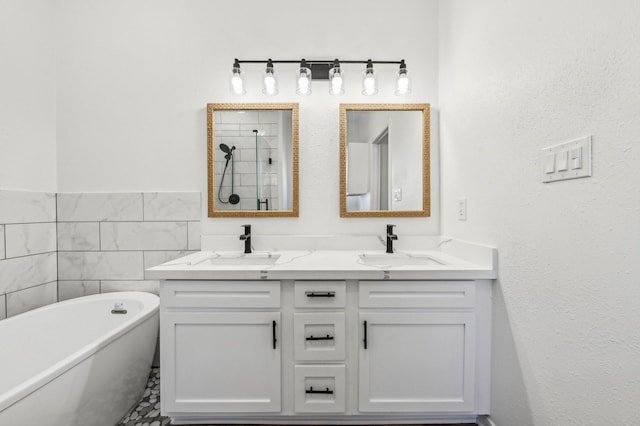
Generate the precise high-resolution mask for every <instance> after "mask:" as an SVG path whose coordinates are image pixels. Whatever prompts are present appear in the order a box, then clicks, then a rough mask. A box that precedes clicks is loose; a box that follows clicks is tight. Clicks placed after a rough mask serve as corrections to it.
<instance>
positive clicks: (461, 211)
mask: <svg viewBox="0 0 640 426" xmlns="http://www.w3.org/2000/svg"><path fill="white" fill-rule="evenodd" d="M458 220H467V199H466V198H458Z"/></svg>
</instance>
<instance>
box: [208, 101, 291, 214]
mask: <svg viewBox="0 0 640 426" xmlns="http://www.w3.org/2000/svg"><path fill="white" fill-rule="evenodd" d="M207 115H208V160H209V161H208V163H209V216H210V217H216V216H218V217H225V216H228V217H255V216H271V217H274V216H297V215H298V106H297V104H209V105H208V106H207Z"/></svg>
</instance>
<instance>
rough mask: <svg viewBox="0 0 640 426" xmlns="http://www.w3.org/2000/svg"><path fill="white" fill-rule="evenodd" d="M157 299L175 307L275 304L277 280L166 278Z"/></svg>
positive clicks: (275, 306)
mask: <svg viewBox="0 0 640 426" xmlns="http://www.w3.org/2000/svg"><path fill="white" fill-rule="evenodd" d="M160 300H161V303H162V305H163V307H177V308H279V307H280V281H195V282H194V281H168V282H163V283H162V285H161V286H160Z"/></svg>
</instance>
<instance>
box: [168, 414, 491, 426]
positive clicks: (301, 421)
mask: <svg viewBox="0 0 640 426" xmlns="http://www.w3.org/2000/svg"><path fill="white" fill-rule="evenodd" d="M169 417H170V418H171V424H172V425H201V424H203V423H206V424H244V425H251V424H254V425H389V424H414V425H415V424H421V425H428V424H460V423H476V422H478V421H479V417H478V416H476V415H470V416H460V415H457V416H451V415H447V416H437V415H425V416H399V415H395V416H394V415H388V416H360V415H344V416H329V415H319V416H308V415H305V416H302V415H295V416H293V415H292V416H263V417H260V416H252V415H246V414H239V415H237V416H194V415H184V416H181V415H176V416H172V415H169ZM489 421H490V420H489ZM483 426H495V425H494V424H493V423H483Z"/></svg>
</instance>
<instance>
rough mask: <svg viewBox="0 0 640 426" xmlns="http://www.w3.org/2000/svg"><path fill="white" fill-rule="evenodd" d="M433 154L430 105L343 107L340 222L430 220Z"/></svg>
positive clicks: (341, 112) (341, 123)
mask: <svg viewBox="0 0 640 426" xmlns="http://www.w3.org/2000/svg"><path fill="white" fill-rule="evenodd" d="M429 153H430V110H429V104H341V105H340V216H341V217H425V216H429V215H430V208H431V202H430V201H431V200H430V193H431V191H430V155H429Z"/></svg>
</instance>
